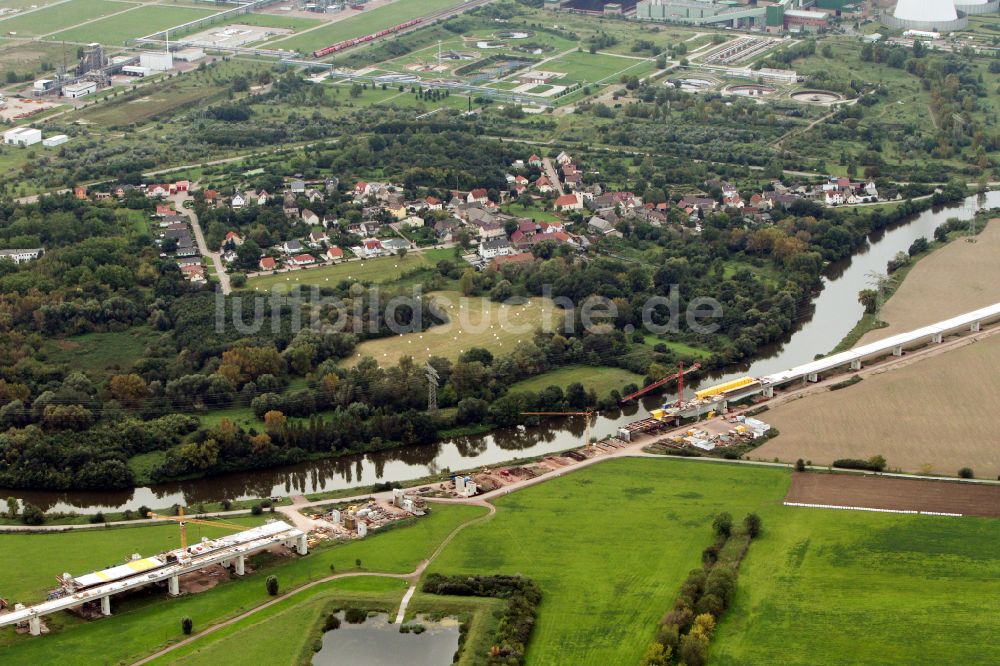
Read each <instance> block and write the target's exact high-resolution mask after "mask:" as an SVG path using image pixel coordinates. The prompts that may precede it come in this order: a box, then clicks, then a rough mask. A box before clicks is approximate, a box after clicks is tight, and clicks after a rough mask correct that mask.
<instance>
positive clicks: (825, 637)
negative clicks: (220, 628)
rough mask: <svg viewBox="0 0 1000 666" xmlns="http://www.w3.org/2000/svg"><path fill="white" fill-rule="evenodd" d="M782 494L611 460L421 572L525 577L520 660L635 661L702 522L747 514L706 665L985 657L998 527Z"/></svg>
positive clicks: (695, 549) (764, 479) (688, 560)
mask: <svg viewBox="0 0 1000 666" xmlns="http://www.w3.org/2000/svg"><path fill="white" fill-rule="evenodd" d="M787 485H788V472H786V471H784V470H776V469H766V468H749V467H746V466H741V467H737V466H736V465H718V464H705V463H697V462H690V461H680V460H670V459H664V460H656V461H650V460H615V461H609V462H605V463H602V464H601V465H598V466H595V467H591V468H588V469H585V470H580V471H578V472H574V473H572V474H569V475H567V476H564V477H563V478H560V479H555V480H552V481H549V482H547V483H544V484H541V485H538V486H534V487H532V488H529V489H526V490H523V491H519V492H518V493H516V494H514V495H510V496H508V497H504V498H503V499H501V500H499V501H498V502H497V505H498V508H499V511H498V514H497V515H496V517H495V518H494V519H492V520H491V521H489V522H488V523H485V524H483V525H477V526H473V527H470V528H469V529H468V530H466V531H464V532H462V533H461V534H460V535H459V536H458V537H456V539H455V541H454V542H453V543H452V544H450V545H449V546H448V548H447V549H446V550H445V552H444V553H443V554H442V556H441V558H440V559H439V560H437V561H436V562H435V563H434V565H433V566H432V567H431V569H432V570H434V571H440V572H442V573H470V574H471V573H480V572H490V573H522V574H524V575H527V576H530V577H532V578H534V579H535V580H537V581H538V582H539V583H540V584H541V587H542V590H543V599H542V605H541V609H540V615H539V618H538V623H537V625H536V627H535V633H534V635H533V638H532V642H531V644H530V646H529V650H528V663H529V664H546V665H547V666H548V665H550V664H567V665H568V664H573V665H574V666H577V665H582V664H596V665H600V666H605V665H606V664H635V663H638V662H639V661H640V657H641V655H642V653H643V652H644V651H645V649H646V647H647V646H648V644H649V642H650V641H651V640H652V638H653V633H654V629H655V625H656V622H657V621H658V620H659V618H660V617H661V616H662V615H663V614H664V613H665V612H666V611H667V610H668V609H669V606H670V604H671V603H672V601H673V599H674V597H675V595H676V593H677V589H678V587H679V585H680V582H681V580H682V579H683V578H684V576H685V574H686V573H687V571H688V570H690V569H692V568H694V567H697V566H698V565H699V563H700V552H701V549H702V548H703V547H704V546H705V545H707V544H708V543H709V542H710V541H711V528H710V523H711V520H712V516H713V515H714V514H716V513H718V512H719V511H729V512H731V513H732V514H733V516H735V517H736V518H737V520H739V519H741V518H742V516H743V515H744V514H745V513H747V512H748V511H756V512H757V513H758V514H759V515H760V516H761V517H762V518H763V522H764V529H765V531H764V534H763V536H762V537H761V538H760V539H759V540H758V541H755V542H754V545H753V546H751V548H750V555H749V557H748V558H747V560H746V561H745V563H744V565H743V566H744V567H745V569H744V573H742V574H741V578H740V581H739V584H738V586H737V589H738V598H737V602H736V605H735V606H734V608H733V609H731V610H730V611H729V612H728V614H727V615H726V617H725V618H724V620H723V622H722V624H721V626H720V629H719V632H718V634H717V636H716V638H715V639H714V640H713V646H712V648H711V655H710V656H711V661H710V663H719V664H802V665H803V666H805V665H815V664H859V663H879V664H900V665H908V664H913V663H934V662H939V663H987V662H988V661H989V657H988V655H989V654H991V653H992V649H993V648H992V644H993V639H992V638H991V636H992V635H994V634H996V632H997V631H1000V617H998V616H997V614H996V613H992V612H991V611H990V608H991V607H993V605H994V603H995V598H996V595H997V594H998V593H1000V548H998V541H1000V536H998V531H997V526H998V522H997V521H995V520H989V519H973V518H963V519H953V518H940V517H932V516H900V515H892V514H861V513H852V512H846V511H824V510H819V509H816V510H813V509H799V508H792V507H783V506H781V504H780V502H781V500H782V498H783V496H784V494H785V491H786V488H787ZM486 544H488V546H486ZM926 591H931V594H926V593H925V592H926ZM967 625H975V626H974V627H971V626H970V627H969V631H968V632H966V631H965V627H966V626H967ZM859 631H863V633H864V635H865V636H872V637H873V639H872V640H867V639H866V640H863V641H862V640H858V636H859ZM955 635H961V636H962V640H961V641H957V642H956V641H953V640H952V639H951V637H953V636H955ZM956 643H960V645H956Z"/></svg>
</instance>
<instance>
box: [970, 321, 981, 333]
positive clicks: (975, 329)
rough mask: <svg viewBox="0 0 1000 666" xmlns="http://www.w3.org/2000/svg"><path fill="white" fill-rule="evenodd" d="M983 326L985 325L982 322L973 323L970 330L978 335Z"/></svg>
mask: <svg viewBox="0 0 1000 666" xmlns="http://www.w3.org/2000/svg"><path fill="white" fill-rule="evenodd" d="M982 325H983V324H982V322H979V321H974V322H972V326H971V327H969V330H970V331H972V332H973V333H978V332H979V330H980V329H981V328H982Z"/></svg>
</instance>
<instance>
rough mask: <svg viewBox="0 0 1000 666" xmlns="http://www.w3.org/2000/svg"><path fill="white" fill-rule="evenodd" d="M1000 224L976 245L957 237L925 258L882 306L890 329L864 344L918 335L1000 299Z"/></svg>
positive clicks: (867, 338) (878, 331) (993, 223)
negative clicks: (923, 329) (919, 330)
mask: <svg viewBox="0 0 1000 666" xmlns="http://www.w3.org/2000/svg"><path fill="white" fill-rule="evenodd" d="M998 254H1000V220H996V219H994V220H991V221H990V222H989V224H987V225H986V228H985V229H983V231H982V232H980V233H979V235H978V236H976V238H975V242H974V243H970V242H967V241H966V240H965V239H964V238H960V239H956V240H954V241H952V242H951V243H949V244H948V245H946V246H945V247H942V248H940V249H938V250H935V251H934V252H932V253H931V254H930V255H928V256H926V257H924V258H922V259H921V260H920V261H919V262H917V264H916V265H914V267H913V268H912V269H911V270H910V271H909V272H908V273H907V274H906V279H905V280H904V281H903V283H902V284H901V285H900V286H899V288H898V289H896V292H895V293H894V294H893V295H892V298H890V299H889V300H888V301H886V303H885V305H884V306H883V307H882V312H881V314H880V318H881V319H882V320H883V321H885V322H887V323H888V324H889V325H888V326H887V327H885V328H879V329H875V330H873V331H869V332H868V333H867V334H865V335H864V337H862V338H861V340H859V341H858V345H863V344H867V343H869V342H875V341H877V340H884V339H885V338H888V337H891V336H893V335H897V334H899V333H904V332H906V331H912V330H913V329H916V328H920V327H921V326H927V325H928V324H933V323H934V322H938V321H942V320H944V319H947V318H948V317H954V316H957V315H960V314H962V313H965V312H970V311H972V310H976V309H978V308H983V307H986V306H987V305H992V304H994V303H996V302H998V301H1000V288H998V285H1000V262H997V260H996V258H997V256H998Z"/></svg>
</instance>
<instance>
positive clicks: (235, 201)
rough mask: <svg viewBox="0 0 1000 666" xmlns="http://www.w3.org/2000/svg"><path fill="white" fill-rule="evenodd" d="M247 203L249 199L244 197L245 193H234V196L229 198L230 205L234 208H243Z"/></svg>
mask: <svg viewBox="0 0 1000 666" xmlns="http://www.w3.org/2000/svg"><path fill="white" fill-rule="evenodd" d="M246 203H247V201H246V199H244V198H243V195H242V194H240V193H239V192H237V193H236V194H234V195H233V198H232V199H230V200H229V207H230V208H232V209H233V210H239V209H241V208H243V206H245V205H246Z"/></svg>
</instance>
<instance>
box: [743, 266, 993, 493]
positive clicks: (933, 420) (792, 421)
mask: <svg viewBox="0 0 1000 666" xmlns="http://www.w3.org/2000/svg"><path fill="white" fill-rule="evenodd" d="M904 284H905V283H904ZM998 373H1000V336H996V335H994V336H991V337H988V338H985V339H983V340H980V341H978V342H975V343H972V344H969V345H967V346H964V347H962V348H960V349H953V350H950V351H948V352H946V353H942V354H937V355H934V356H930V357H925V358H922V359H919V360H915V361H913V362H911V363H909V364H908V365H906V366H905V367H896V368H893V369H892V370H891V371H889V372H884V373H881V374H877V375H871V376H869V377H866V378H865V379H864V381H862V382H860V383H858V384H855V385H854V386H850V387H848V388H845V389H842V390H839V391H833V392H826V393H818V394H814V395H810V396H807V397H805V398H802V399H801V400H794V401H792V402H790V403H786V404H783V405H779V406H777V407H774V408H772V409H771V410H770V411H768V412H767V416H766V417H765V418H767V421H768V423H770V424H772V425H773V426H774V427H776V428H778V430H780V431H781V435H779V436H778V437H775V438H774V439H771V440H769V441H768V442H767V443H765V444H764V445H763V446H761V447H760V448H758V449H756V450H755V451H754V452H753V454H752V455H753V457H755V458H760V459H763V460H771V459H772V458H778V459H780V460H785V461H794V460H796V459H798V458H803V459H805V460H811V461H812V462H813V463H815V464H817V465H828V464H830V463H832V462H833V461H834V460H836V459H838V458H864V459H867V458H869V457H871V456H873V455H882V456H885V458H886V460H887V461H888V464H889V467H890V468H898V469H901V470H903V471H906V472H924V473H933V474H944V475H955V474H957V473H958V470H959V469H960V468H962V467H971V468H972V470H973V471H974V472H975V473H976V475H977V476H979V477H983V478H996V477H997V475H998V474H1000V457H998V455H997V445H996V428H995V424H994V423H993V422H992V420H991V419H990V418H987V417H984V416H983V415H984V414H995V413H997V412H998V410H1000V393H998V392H997V391H995V390H990V389H986V387H992V386H995V382H996V377H997V376H998ZM959 387H983V388H984V390H975V391H973V392H972V393H970V392H969V391H961V390H959ZM970 399H971V400H972V401H973V402H972V403H970Z"/></svg>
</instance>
